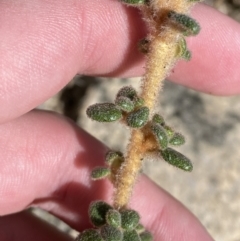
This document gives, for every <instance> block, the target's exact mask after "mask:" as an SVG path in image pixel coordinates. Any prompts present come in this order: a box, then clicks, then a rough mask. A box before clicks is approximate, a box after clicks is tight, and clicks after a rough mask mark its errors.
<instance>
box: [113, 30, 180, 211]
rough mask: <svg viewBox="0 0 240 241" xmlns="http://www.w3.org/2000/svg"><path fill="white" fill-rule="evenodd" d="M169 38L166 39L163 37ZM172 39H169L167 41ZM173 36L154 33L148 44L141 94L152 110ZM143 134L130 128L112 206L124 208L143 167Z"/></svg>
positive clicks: (170, 60)
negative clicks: (154, 35) (160, 35)
mask: <svg viewBox="0 0 240 241" xmlns="http://www.w3.org/2000/svg"><path fill="white" fill-rule="evenodd" d="M167 39H168V41H166V40H167ZM170 39H172V41H169V40H170ZM176 46H177V45H176V36H175V38H174V35H173V33H172V31H169V32H168V36H166V38H165V41H164V38H162V37H161V38H159V37H156V38H155V39H154V40H153V41H152V42H151V46H150V51H151V52H150V56H151V58H150V59H149V61H148V62H147V67H146V68H147V73H146V76H145V78H144V84H143V92H142V97H143V98H144V101H145V105H146V106H147V107H148V108H149V109H150V110H153V108H154V103H155V101H156V98H157V96H158V92H159V86H161V83H162V81H163V80H164V79H165V77H166V75H167V74H168V72H169V70H170V69H171V68H172V66H173V64H174V62H175V51H176ZM144 143H145V135H144V132H143V131H142V129H136V130H133V131H132V135H131V139H130V143H129V146H128V152H127V156H126V158H125V162H124V165H123V167H122V168H121V170H120V173H119V176H118V177H117V183H116V191H115V195H114V206H115V208H118V209H121V208H125V207H126V206H127V204H128V202H129V199H130V196H131V193H132V188H133V186H134V184H135V181H136V178H137V175H138V173H139V171H140V169H141V167H142V159H143V155H144V153H145V148H144Z"/></svg>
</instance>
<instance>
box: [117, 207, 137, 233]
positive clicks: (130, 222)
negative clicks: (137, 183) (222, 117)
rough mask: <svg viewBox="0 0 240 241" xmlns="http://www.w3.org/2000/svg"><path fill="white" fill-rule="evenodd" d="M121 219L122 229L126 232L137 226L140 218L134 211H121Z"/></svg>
mask: <svg viewBox="0 0 240 241" xmlns="http://www.w3.org/2000/svg"><path fill="white" fill-rule="evenodd" d="M120 214H121V218H122V228H123V229H126V230H133V229H135V228H136V227H137V225H138V224H139V220H140V216H139V214H138V213H137V212H136V211H134V210H130V209H127V210H122V211H120Z"/></svg>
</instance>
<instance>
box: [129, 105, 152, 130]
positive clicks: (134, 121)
mask: <svg viewBox="0 0 240 241" xmlns="http://www.w3.org/2000/svg"><path fill="white" fill-rule="evenodd" d="M148 116H149V109H148V108H147V107H141V108H139V109H137V110H135V111H133V112H131V113H130V114H129V115H128V116H127V119H126V122H127V125H128V126H130V127H132V128H140V127H143V126H144V125H145V124H146V123H147V121H148Z"/></svg>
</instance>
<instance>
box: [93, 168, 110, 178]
mask: <svg viewBox="0 0 240 241" xmlns="http://www.w3.org/2000/svg"><path fill="white" fill-rule="evenodd" d="M110 174H111V171H110V169H109V168H107V167H96V168H94V169H93V170H92V173H91V178H92V180H94V181H96V180H100V179H103V178H106V177H108V176H109V175H110Z"/></svg>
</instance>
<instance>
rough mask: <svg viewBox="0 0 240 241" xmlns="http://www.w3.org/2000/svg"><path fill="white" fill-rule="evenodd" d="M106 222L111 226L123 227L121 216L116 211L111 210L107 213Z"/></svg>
mask: <svg viewBox="0 0 240 241" xmlns="http://www.w3.org/2000/svg"><path fill="white" fill-rule="evenodd" d="M106 221H107V223H108V224H109V225H111V226H113V227H115V228H119V227H120V226H121V214H120V213H119V212H118V211H117V210H115V209H110V210H109V211H108V212H107V215H106Z"/></svg>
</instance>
